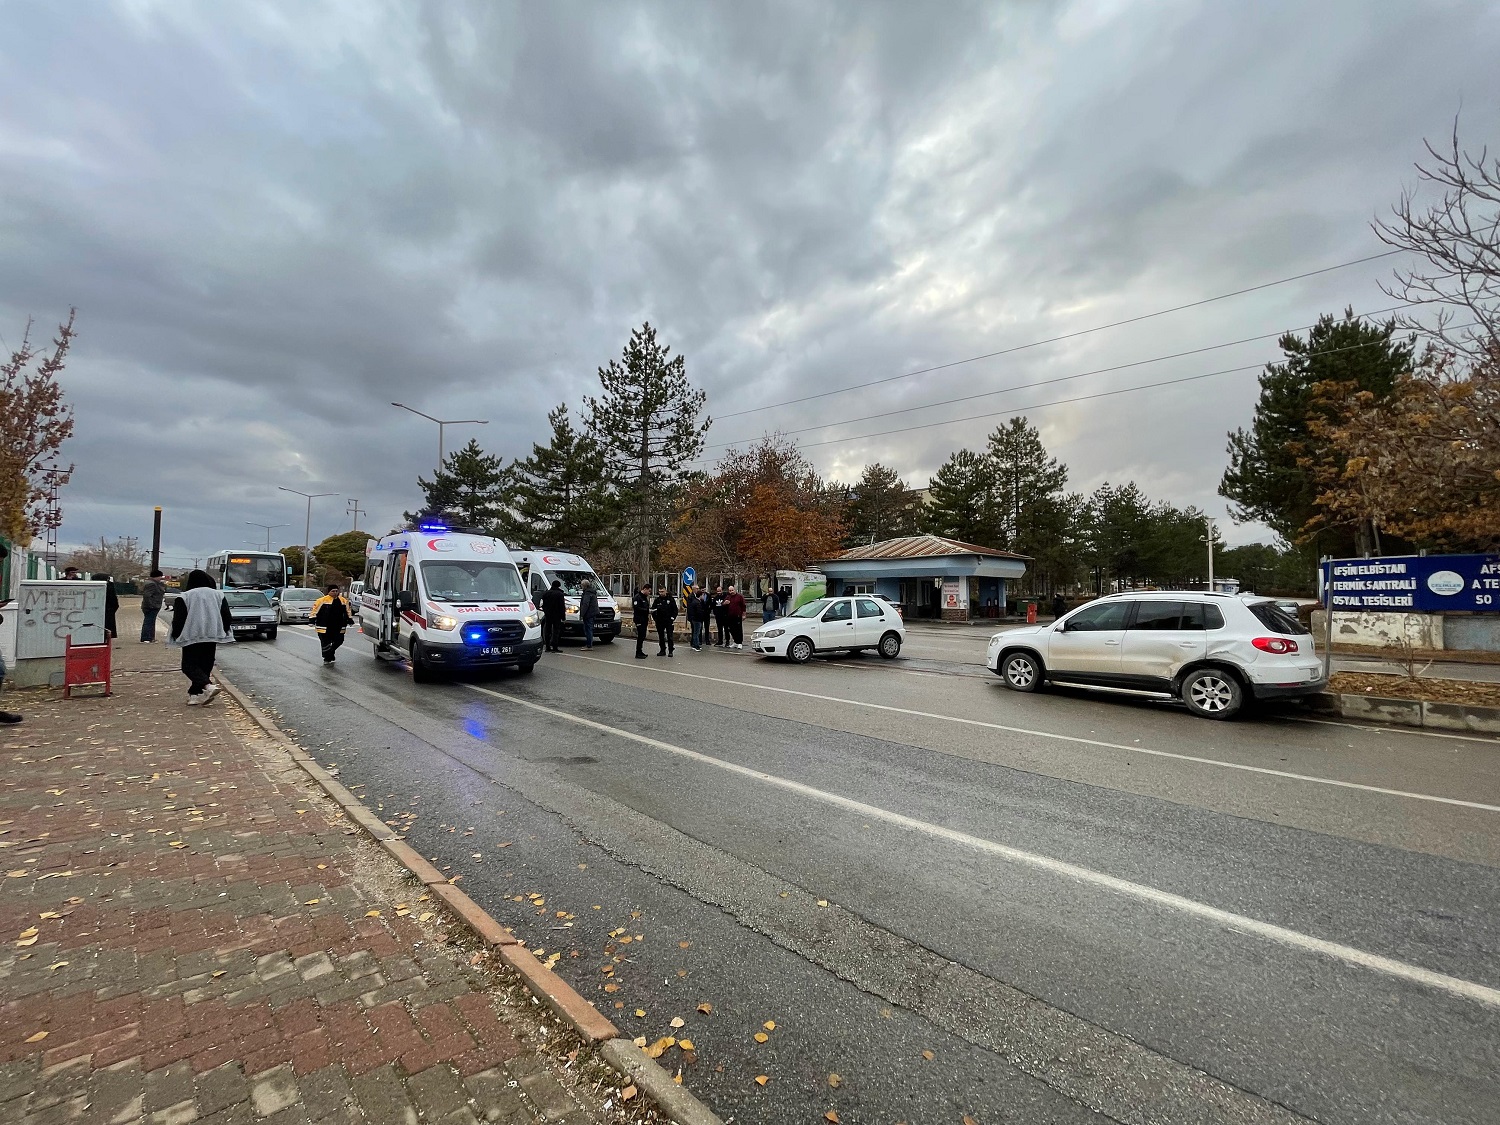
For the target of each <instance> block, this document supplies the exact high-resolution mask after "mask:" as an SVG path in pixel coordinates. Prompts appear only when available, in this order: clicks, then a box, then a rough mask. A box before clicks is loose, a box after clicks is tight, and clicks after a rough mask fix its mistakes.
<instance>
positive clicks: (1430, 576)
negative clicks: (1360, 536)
mask: <svg viewBox="0 0 1500 1125" xmlns="http://www.w3.org/2000/svg"><path fill="white" fill-rule="evenodd" d="M1323 582H1324V588H1325V589H1326V590H1327V593H1328V597H1329V599H1330V600H1331V601H1332V603H1333V608H1334V609H1344V610H1382V611H1385V612H1394V613H1443V612H1449V613H1454V612H1458V613H1495V612H1497V611H1500V555H1406V556H1398V557H1395V558H1383V559H1334V560H1333V561H1332V562H1326V563H1324V564H1323Z"/></svg>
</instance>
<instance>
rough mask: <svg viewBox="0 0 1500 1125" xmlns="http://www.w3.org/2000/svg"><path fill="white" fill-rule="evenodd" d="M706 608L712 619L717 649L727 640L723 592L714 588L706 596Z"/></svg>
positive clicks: (727, 629) (727, 625) (727, 623)
mask: <svg viewBox="0 0 1500 1125" xmlns="http://www.w3.org/2000/svg"><path fill="white" fill-rule="evenodd" d="M708 608H709V612H710V613H711V614H712V616H713V619H714V632H715V633H716V634H717V635H716V636H715V637H714V644H715V645H717V646H718V647H719V648H723V647H724V642H725V641H726V640H728V638H729V616H728V613H727V612H726V611H725V609H724V591H723V590H721V589H719V587H717V586H715V587H714V592H713V593H712V594H710V595H709V596H708Z"/></svg>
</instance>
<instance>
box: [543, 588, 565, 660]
mask: <svg viewBox="0 0 1500 1125" xmlns="http://www.w3.org/2000/svg"><path fill="white" fill-rule="evenodd" d="M567 615H568V597H567V595H566V594H564V593H563V588H562V583H561V582H560V581H558V580H557V579H556V578H554V579H553V580H552V587H551V588H550V589H549V590H548V591H547V592H546V593H545V594H543V595H542V651H544V652H561V651H562V648H561V641H562V627H563V618H564V617H566V616H567Z"/></svg>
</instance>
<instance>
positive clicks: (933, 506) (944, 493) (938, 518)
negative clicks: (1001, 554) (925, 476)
mask: <svg viewBox="0 0 1500 1125" xmlns="http://www.w3.org/2000/svg"><path fill="white" fill-rule="evenodd" d="M927 501H928V503H927V509H926V511H925V512H924V513H923V525H924V527H925V528H926V529H927V530H928V531H930V532H931V533H932V534H934V535H943V536H946V537H948V538H950V539H958V540H960V541H962V542H964V543H975V544H977V545H979V546H981V547H995V546H998V545H999V544H998V542H997V537H996V526H995V476H994V470H993V468H992V466H991V465H990V463H989V460H988V458H986V457H984V456H982V455H980V454H978V453H975V452H974V451H973V450H971V449H960V450H959V451H958V452H956V453H954V454H953V455H952V456H951V457H949V458H948V460H947V461H945V462H944V463H943V466H942V468H940V469H938V471H937V474H936V475H935V476H934V477H933V478H932V481H931V482H930V484H929V485H928V490H927Z"/></svg>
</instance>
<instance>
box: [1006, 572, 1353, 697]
mask: <svg viewBox="0 0 1500 1125" xmlns="http://www.w3.org/2000/svg"><path fill="white" fill-rule="evenodd" d="M988 663H989V667H990V669H991V670H992V671H993V672H994V673H995V674H996V675H997V676H999V677H1000V678H1001V679H1002V680H1003V681H1004V682H1005V686H1006V687H1008V688H1010V689H1011V690H1012V691H1036V690H1037V689H1038V688H1040V687H1041V686H1042V685H1043V684H1044V683H1056V684H1067V685H1069V686H1071V687H1083V688H1091V689H1093V690H1096V691H1113V692H1126V693H1129V694H1133V695H1144V696H1150V697H1155V698H1161V699H1180V700H1181V701H1182V702H1183V703H1184V704H1186V705H1187V708H1188V710H1189V711H1191V712H1192V713H1193V714H1195V715H1199V716H1201V717H1203V718H1205V719H1228V718H1231V717H1232V716H1234V715H1235V714H1237V713H1238V712H1239V711H1240V710H1241V708H1243V707H1244V705H1245V703H1246V701H1247V700H1248V699H1288V698H1296V697H1298V696H1304V695H1311V694H1313V693H1314V692H1319V691H1322V690H1323V689H1324V687H1325V686H1326V681H1325V680H1324V678H1323V664H1322V661H1321V659H1320V658H1319V657H1318V655H1317V653H1316V652H1314V651H1313V639H1312V636H1311V635H1310V634H1309V633H1308V631H1307V629H1305V628H1304V627H1303V626H1302V625H1301V624H1300V623H1299V622H1298V621H1297V619H1296V618H1295V617H1291V616H1288V615H1287V614H1286V613H1285V612H1283V611H1282V610H1281V609H1279V608H1277V606H1276V604H1275V603H1274V602H1273V601H1271V600H1270V599H1269V598H1259V597H1255V596H1254V595H1244V596H1237V595H1230V594H1210V593H1207V592H1203V591H1192V590H1164V591H1152V592H1149V593H1147V592H1144V591H1143V592H1139V593H1129V594H1111V595H1109V596H1108V597H1104V598H1099V599H1098V600H1096V601H1092V602H1089V603H1088V604H1086V605H1082V606H1079V607H1078V608H1077V609H1075V610H1074V611H1073V612H1072V613H1068V614H1065V615H1064V616H1062V617H1060V618H1058V620H1057V621H1055V622H1053V623H1052V624H1050V625H1034V626H1028V627H1026V628H1024V629H1012V630H1009V631H1007V632H1003V633H996V634H995V635H994V636H993V637H991V638H990V644H989V651H988Z"/></svg>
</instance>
